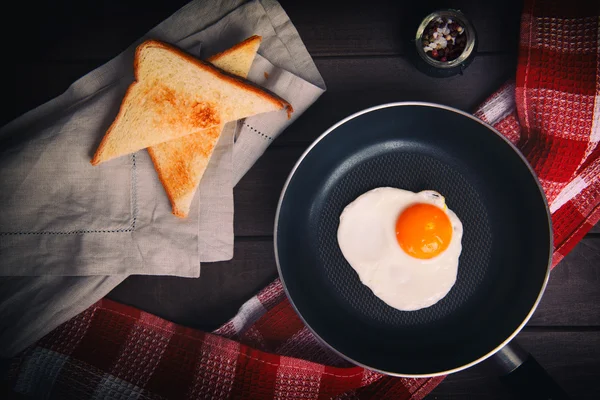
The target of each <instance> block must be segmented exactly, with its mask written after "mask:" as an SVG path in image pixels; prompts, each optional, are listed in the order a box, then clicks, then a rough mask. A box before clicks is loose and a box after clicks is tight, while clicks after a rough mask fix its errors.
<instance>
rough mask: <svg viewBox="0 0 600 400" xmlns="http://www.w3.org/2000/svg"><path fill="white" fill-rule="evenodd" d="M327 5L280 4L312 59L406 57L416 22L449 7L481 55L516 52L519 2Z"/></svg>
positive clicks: (390, 0)
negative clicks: (465, 22) (468, 28)
mask: <svg viewBox="0 0 600 400" xmlns="http://www.w3.org/2000/svg"><path fill="white" fill-rule="evenodd" d="M332 3H333V4H327V3H323V2H321V1H318V0H310V1H294V0H289V1H281V4H282V5H283V7H284V9H285V10H286V12H287V13H288V15H289V16H290V18H291V20H292V22H293V23H294V25H295V26H296V28H297V29H298V32H299V33H300V35H301V37H302V40H303V41H304V43H305V44H306V47H307V48H308V50H309V51H310V52H311V54H313V55H314V56H323V55H345V56H347V55H398V54H406V51H407V49H406V46H407V45H411V43H408V42H407V39H409V38H410V39H412V38H413V37H414V32H415V31H416V28H417V26H418V24H419V22H420V19H422V18H423V17H424V16H425V15H427V14H429V13H430V12H431V11H433V10H436V9H442V8H448V7H451V8H454V9H459V10H461V11H462V12H464V13H465V14H466V15H467V16H468V17H469V18H470V19H471V21H472V23H473V26H474V27H475V30H476V31H477V33H478V39H479V45H478V50H479V51H480V52H516V49H517V46H518V32H519V23H520V14H521V10H522V1H520V0H511V1H497V2H489V3H487V2H481V1H477V0H454V1H452V2H447V1H443V0H441V1H440V0H431V1H427V2H419V1H411V2H406V1H396V0H383V1H374V2H365V1H364V0H351V1H346V2H344V3H341V2H332ZM317 10H318V11H317ZM315 11H317V12H315Z"/></svg>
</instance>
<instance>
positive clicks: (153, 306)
mask: <svg viewBox="0 0 600 400" xmlns="http://www.w3.org/2000/svg"><path fill="white" fill-rule="evenodd" d="M237 215H240V213H239V212H237ZM276 275H277V271H276V265H275V259H274V255H273V242H272V240H271V238H269V237H267V238H256V239H253V238H238V239H237V241H236V244H235V254H234V259H233V260H232V261H228V262H222V263H207V264H203V266H202V272H201V276H200V278H199V279H189V278H175V277H158V276H133V277H130V278H128V279H127V280H126V281H125V282H123V283H122V284H121V285H120V286H119V287H117V288H116V289H115V290H113V292H111V294H110V296H109V297H111V298H113V299H115V300H117V301H121V302H123V303H126V304H130V305H133V306H136V307H139V308H141V309H142V310H145V311H148V312H151V313H153V314H157V315H159V316H161V317H163V318H166V319H168V320H171V321H174V322H177V323H180V324H184V325H188V326H193V327H197V328H201V329H207V330H210V329H213V328H215V327H217V326H218V325H220V324H221V323H223V322H225V321H226V320H228V319H229V318H231V317H232V316H233V315H235V313H236V312H237V309H238V308H239V306H240V305H241V304H242V303H243V302H244V301H245V300H247V299H248V298H250V297H251V296H252V295H253V294H254V293H256V292H257V291H258V290H260V289H261V288H263V287H264V286H265V285H266V284H267V283H268V282H270V281H271V280H272V279H274V278H275V277H276ZM142 288H143V290H142ZM599 288H600V238H593V239H590V238H587V239H584V240H583V241H582V242H581V243H580V244H579V245H578V246H577V247H576V248H575V249H574V250H573V252H572V253H571V254H569V255H568V256H567V257H566V258H565V260H564V261H563V263H561V264H560V265H559V266H558V267H557V268H556V270H555V271H554V272H553V273H552V276H551V278H550V283H549V285H548V288H547V289H546V292H545V294H544V297H543V299H542V302H541V303H540V305H539V307H538V309H537V310H536V312H535V313H534V315H533V317H532V319H531V320H530V322H529V324H528V327H531V329H538V328H539V327H540V326H544V327H561V326H565V325H567V326H579V327H589V326H593V327H594V326H596V327H600V289H599Z"/></svg>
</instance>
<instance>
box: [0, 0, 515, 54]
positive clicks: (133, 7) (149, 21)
mask: <svg viewBox="0 0 600 400" xmlns="http://www.w3.org/2000/svg"><path fill="white" fill-rule="evenodd" d="M186 3H187V1H186V0H172V1H168V2H167V1H163V2H157V1H155V2H151V3H150V4H149V3H148V1H141V0H128V1H126V2H122V1H117V0H107V1H103V2H81V1H75V0H58V1H55V2H50V3H47V4H45V3H39V4H38V6H37V7H38V10H39V13H35V14H33V15H32V13H29V12H28V11H29V9H28V7H30V5H29V3H26V2H22V3H16V4H13V7H14V10H13V13H14V19H15V21H16V25H15V26H16V28H13V27H12V26H11V27H8V26H3V27H0V34H2V37H11V38H14V37H16V38H22V37H24V36H27V37H28V38H30V40H31V42H30V43H36V46H35V47H36V48H35V51H32V50H31V49H30V48H29V47H28V46H20V45H18V44H17V43H15V42H14V41H12V40H11V41H9V42H7V43H6V44H5V46H9V49H8V50H10V52H11V53H12V54H14V55H15V56H16V57H17V58H19V59H21V60H29V61H31V60H40V59H43V60H61V61H73V60H90V59H94V60H108V59H110V58H112V57H114V56H116V55H117V54H119V53H120V52H121V51H122V50H123V49H125V48H126V47H127V46H129V45H130V44H131V43H132V42H134V41H136V40H137V39H138V38H140V37H141V36H142V35H144V34H145V33H146V32H147V31H149V30H150V29H152V28H153V27H154V26H156V25H157V24H158V23H160V22H161V21H162V20H164V19H165V18H168V17H169V16H170V15H171V14H172V13H174V12H175V11H177V10H178V9H179V8H181V7H182V6H183V5H185V4H186ZM281 4H282V6H283V8H284V10H286V12H287V13H288V15H289V16H290V18H291V19H292V21H293V22H294V25H295V26H296V28H297V29H298V31H299V33H300V35H301V37H302V39H303V41H304V43H305V44H306V47H307V48H308V50H309V51H310V53H311V54H312V55H313V56H315V57H319V56H332V55H343V56H351V55H367V56H368V55H400V54H405V53H406V46H407V45H411V43H407V41H408V40H410V39H412V38H413V37H414V32H415V30H416V27H417V26H418V23H419V21H420V19H421V18H423V17H424V16H425V15H427V14H429V13H430V12H431V11H433V10H436V9H441V8H449V7H451V8H455V9H459V10H461V11H463V12H464V13H465V14H466V15H467V16H468V17H469V18H470V19H471V21H472V23H473V25H474V27H475V29H476V31H477V33H478V40H479V44H478V51H479V52H511V53H512V52H515V51H516V48H517V46H518V27H519V17H520V13H521V9H522V1H521V0H508V1H501V2H490V3H487V2H481V1H478V0H454V1H452V2H449V1H443V0H430V1H427V2H407V1H396V0H381V1H377V2H365V1H363V0H350V1H348V0H347V1H344V2H342V1H333V2H331V1H329V2H323V1H321V0H304V1H297V0H284V1H281ZM49 32H51V34H48V33H49ZM90 44H93V45H90Z"/></svg>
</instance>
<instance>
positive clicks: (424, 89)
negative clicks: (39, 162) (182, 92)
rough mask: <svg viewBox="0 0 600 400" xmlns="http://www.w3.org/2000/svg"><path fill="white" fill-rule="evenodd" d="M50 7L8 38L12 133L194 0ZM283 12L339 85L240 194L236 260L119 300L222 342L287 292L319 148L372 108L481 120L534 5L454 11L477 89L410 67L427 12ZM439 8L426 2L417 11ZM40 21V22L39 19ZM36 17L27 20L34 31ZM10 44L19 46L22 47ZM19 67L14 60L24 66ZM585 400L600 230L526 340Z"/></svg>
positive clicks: (593, 348)
mask: <svg viewBox="0 0 600 400" xmlns="http://www.w3.org/2000/svg"><path fill="white" fill-rule="evenodd" d="M119 3H120V2H119V1H116V0H111V1H105V2H80V1H76V0H59V1H58V2H52V6H50V5H39V6H38V7H37V8H36V7H33V6H32V5H31V4H30V3H27V2H22V3H19V4H15V5H13V6H12V7H16V9H15V10H13V14H11V15H13V17H10V19H13V18H14V19H16V20H17V25H16V26H18V28H17V30H16V32H15V30H14V28H10V29H11V30H9V28H8V27H7V26H6V23H7V21H8V20H9V18H8V17H6V15H7V14H5V25H4V26H3V27H2V30H3V32H2V33H3V35H2V37H3V39H4V40H3V48H4V51H3V57H2V58H3V64H4V65H3V67H2V68H3V70H5V71H7V72H5V73H4V74H2V78H3V85H4V87H5V90H4V91H3V92H4V94H5V96H8V98H9V103H10V104H9V105H8V107H6V106H5V108H4V110H3V112H2V113H1V120H0V125H3V124H4V123H6V122H7V121H9V120H10V119H12V118H14V117H15V116H17V115H19V114H21V113H23V112H25V111H27V110H28V109H31V108H33V107H35V106H37V105H39V104H41V103H42V102H44V101H46V100H48V99H50V98H52V97H54V96H56V95H58V94H60V93H61V92H62V91H64V90H65V89H66V88H67V87H68V85H69V84H70V83H71V82H72V81H74V80H75V79H77V78H78V77H80V76H81V75H83V74H85V73H87V72H88V71H90V70H92V69H93V68H95V67H97V66H99V65H102V64H103V63H104V62H106V61H108V60H109V59H111V58H112V57H114V56H115V55H116V54H118V53H119V52H120V51H121V50H123V49H124V48H125V47H127V46H128V45H129V44H130V43H131V42H133V41H134V40H136V39H137V38H138V37H140V36H141V35H143V34H144V33H145V32H146V31H147V30H149V29H150V28H152V27H153V26H154V25H156V24H157V23H159V22H160V21H162V20H163V19H165V18H166V17H168V16H169V15H170V14H171V13H173V12H174V11H176V10H177V9H179V8H180V7H181V6H182V5H183V4H185V0H171V1H165V2H163V3H161V4H156V5H151V4H149V3H148V1H141V0H135V1H133V2H131V1H129V2H126V4H119ZM321 3H323V1H318V0H303V1H293V0H289V1H287V0H286V1H283V0H282V4H283V6H284V8H285V9H286V11H287V12H288V14H289V15H290V17H291V19H292V21H293V22H294V24H295V25H296V27H297V29H298V31H299V32H300V35H301V36H302V38H303V40H304V42H305V44H306V46H307V47H308V50H309V51H310V53H311V54H312V56H313V57H314V59H315V62H316V64H317V67H318V68H319V70H320V71H321V74H322V75H323V78H324V80H325V82H326V84H327V87H328V91H327V93H325V95H323V96H322V98H321V99H320V100H319V101H318V102H317V103H316V104H315V105H314V106H313V107H312V108H310V109H309V110H308V111H307V112H306V114H305V115H303V116H302V117H301V118H300V119H299V120H298V121H297V122H295V123H294V124H293V125H292V126H291V127H290V128H288V129H287V131H286V132H285V133H284V134H283V135H282V136H281V137H280V138H279V139H277V140H275V141H274V143H273V144H272V146H271V147H270V148H269V149H268V151H267V152H266V153H265V154H264V156H263V157H262V158H261V159H260V160H259V161H258V162H257V163H256V165H255V166H254V168H252V170H251V171H250V172H248V174H247V175H246V176H245V177H244V179H243V180H242V181H241V182H240V183H239V184H238V186H237V187H236V188H235V213H236V214H235V234H236V240H235V256H234V259H233V260H232V261H230V262H222V263H214V264H204V265H203V266H202V276H201V277H200V278H199V279H184V278H174V277H151V276H134V277H130V278H128V279H127V280H126V281H125V282H123V284H121V285H120V286H119V287H117V288H116V289H115V290H113V292H112V293H110V297H111V298H112V299H115V300H118V301H121V302H123V303H126V304H130V305H133V306H136V307H139V308H141V309H143V310H146V311H149V312H151V313H154V314H156V315H159V316H161V317H163V318H166V319H169V320H172V321H175V322H177V323H180V324H183V325H187V326H191V327H194V328H199V329H203V330H211V329H213V328H215V327H217V326H218V325H220V324H222V323H223V322H225V321H226V320H227V319H229V318H230V317H231V316H233V315H234V314H235V312H236V311H237V309H238V307H239V306H240V305H241V304H242V303H243V302H244V301H245V300H246V299H248V298H249V297H250V296H251V295H252V294H254V293H255V292H257V291H258V290H259V289H260V288H262V287H263V286H265V285H266V284H267V283H269V282H271V281H272V280H273V279H275V278H276V275H277V273H276V268H275V261H274V258H273V245H272V226H273V218H274V214H275V207H276V203H277V199H278V196H279V193H280V190H281V188H282V185H283V182H284V180H285V178H286V176H287V174H288V173H289V171H290V169H291V167H292V165H293V164H294V162H295V161H296V159H297V158H298V156H299V155H300V154H301V153H302V152H303V150H304V149H305V148H306V147H307V146H308V144H309V143H310V142H311V141H312V140H313V139H314V138H315V137H317V136H318V135H319V134H320V133H322V132H323V131H324V130H325V129H326V128H328V127H329V126H331V125H332V124H333V123H335V122H336V121H338V120H339V119H341V118H343V117H344V116H347V115H349V114H351V113H353V112H355V111H358V110H360V109H362V108H365V107H367V106H372V105H376V104H380V103H385V102H390V101H400V100H423V101H432V102H438V103H442V104H447V105H450V106H454V107H457V108H460V109H463V110H467V111H469V110H473V109H474V107H475V106H476V105H477V104H479V103H480V102H481V101H482V100H484V99H485V98H486V97H487V96H488V95H489V94H491V93H492V92H493V91H494V90H495V89H496V88H497V87H498V86H499V85H500V84H502V83H503V82H505V81H506V80H507V79H509V78H511V77H513V76H514V73H515V66H516V58H517V43H518V30H519V15H520V11H521V4H519V2H518V1H499V2H498V1H496V2H479V1H477V0H472V1H469V0H454V1H451V2H448V3H446V6H452V7H454V8H459V9H462V10H463V11H464V12H466V13H467V14H468V15H469V16H470V17H471V19H472V21H473V23H474V25H475V27H476V29H477V31H478V34H479V54H478V56H477V58H476V59H475V61H474V62H473V64H472V65H471V66H470V67H469V68H468V69H467V70H466V72H465V74H464V76H457V77H453V78H447V79H435V78H429V77H427V76H425V75H423V74H421V73H419V72H417V71H416V70H415V69H414V68H413V67H412V65H411V64H410V63H409V62H408V61H407V59H406V57H405V54H406V53H405V49H404V48H403V47H404V46H403V44H402V40H401V39H402V32H404V30H405V28H406V21H407V18H406V16H407V15H411V13H415V12H416V11H415V10H416V8H417V7H424V10H432V9H434V8H436V7H438V6H439V5H441V3H440V4H437V3H436V2H433V1H429V2H426V3H427V4H418V5H415V4H412V3H406V4H404V5H403V4H401V3H402V2H399V1H397V0H390V1H366V0H363V1H361V2H354V1H345V2H343V3H341V4H340V5H341V6H340V7H331V6H323V4H321ZM416 3H425V2H416ZM32 10H38V12H37V13H35V12H33V13H32V12H31V11H32ZM25 15H27V18H26V17H25ZM9 32H10V33H9ZM11 54H12V56H9V55H11ZM518 340H519V342H520V343H521V344H522V345H524V347H526V348H527V349H528V350H529V351H531V352H532V353H533V354H534V355H535V356H536V357H537V358H538V360H539V361H540V362H541V363H542V364H543V365H544V366H545V367H546V368H547V369H548V370H549V372H550V373H551V374H552V375H553V376H554V377H555V378H556V379H557V380H558V382H559V383H560V384H562V385H563V386H564V387H565V388H567V389H568V392H570V393H571V394H572V395H573V397H574V398H589V399H592V398H599V397H600V389H599V388H598V382H597V381H598V377H599V376H600V227H599V226H596V228H595V229H594V230H593V232H592V233H590V234H588V235H587V236H586V237H585V238H584V239H583V240H582V242H581V243H580V244H579V245H578V246H577V247H576V248H575V250H574V251H573V252H572V253H571V254H570V255H569V256H568V257H567V258H566V259H565V260H564V261H562V263H561V264H560V265H559V267H558V268H557V269H556V270H555V271H554V272H553V273H552V276H551V279H550V283H549V285H548V288H547V290H546V294H545V296H544V298H543V300H542V302H541V304H540V306H539V307H538V309H537V311H536V313H535V315H534V316H533V318H532V319H531V321H530V322H529V324H528V325H527V326H526V327H525V329H524V330H523V332H522V333H521V334H520V335H519V336H518ZM431 398H434V399H464V398H486V399H488V398H493V399H502V398H508V395H507V393H506V392H505V391H504V390H503V388H502V387H501V386H500V385H499V383H498V382H497V381H496V379H495V378H494V377H492V376H490V375H489V374H487V371H486V370H485V366H476V367H474V368H471V369H469V370H467V371H464V372H460V373H456V374H454V375H452V376H449V377H448V378H447V379H446V380H445V381H444V382H443V383H442V384H441V385H440V386H439V387H438V388H436V389H435V390H434V392H433V393H432V395H431Z"/></svg>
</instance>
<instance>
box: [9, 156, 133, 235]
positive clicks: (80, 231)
mask: <svg viewBox="0 0 600 400" xmlns="http://www.w3.org/2000/svg"><path fill="white" fill-rule="evenodd" d="M136 171H137V167H136V162H135V153H133V154H132V155H131V204H132V206H133V209H132V211H131V217H132V222H131V226H130V228H128V229H125V228H120V229H88V230H86V229H78V230H74V231H68V232H60V231H55V232H53V231H41V232H0V236H14V235H77V234H84V233H126V232H133V231H135V223H136V222H137V214H138V205H137V173H136Z"/></svg>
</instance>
